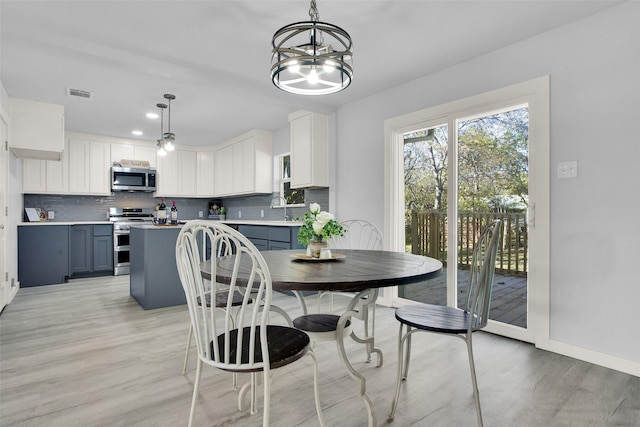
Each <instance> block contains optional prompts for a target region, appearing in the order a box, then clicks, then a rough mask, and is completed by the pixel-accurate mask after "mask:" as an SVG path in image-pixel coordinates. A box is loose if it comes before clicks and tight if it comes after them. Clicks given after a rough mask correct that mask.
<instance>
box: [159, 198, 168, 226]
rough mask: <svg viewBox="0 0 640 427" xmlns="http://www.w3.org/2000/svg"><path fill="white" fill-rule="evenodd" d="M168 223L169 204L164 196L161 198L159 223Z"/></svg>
mask: <svg viewBox="0 0 640 427" xmlns="http://www.w3.org/2000/svg"><path fill="white" fill-rule="evenodd" d="M166 223H167V205H165V204H164V197H163V198H162V199H161V202H160V207H159V208H158V224H160V225H164V224H166Z"/></svg>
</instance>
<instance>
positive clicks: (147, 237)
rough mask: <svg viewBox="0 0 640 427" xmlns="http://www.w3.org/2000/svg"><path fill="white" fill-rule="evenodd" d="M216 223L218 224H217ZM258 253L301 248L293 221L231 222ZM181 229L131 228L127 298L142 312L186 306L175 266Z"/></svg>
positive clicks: (296, 226)
mask: <svg viewBox="0 0 640 427" xmlns="http://www.w3.org/2000/svg"><path fill="white" fill-rule="evenodd" d="M216 222H217V221H216ZM223 223H225V224H227V225H229V226H231V227H233V228H237V229H238V230H239V231H240V232H241V233H243V234H246V235H247V237H249V239H250V240H251V241H252V242H253V243H254V244H255V245H256V247H258V249H260V250H276V249H296V248H300V246H299V245H298V243H297V240H296V237H295V236H296V235H297V232H298V228H299V227H300V223H298V222H293V221H286V222H285V221H262V220H230V221H223ZM181 228H182V225H174V226H169V225H163V226H158V225H153V224H132V225H131V229H130V231H131V234H130V236H129V242H130V255H129V256H130V266H131V271H130V273H129V274H130V276H129V288H130V294H131V296H132V297H133V298H135V300H136V301H137V302H138V304H140V306H141V307H142V308H144V309H145V310H150V309H154V308H160V307H170V306H174V305H180V304H186V298H185V296H184V290H183V289H182V285H181V283H180V278H179V276H178V267H177V265H176V253H175V251H176V240H177V239H178V234H179V233H180V229H181Z"/></svg>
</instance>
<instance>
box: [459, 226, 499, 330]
mask: <svg viewBox="0 0 640 427" xmlns="http://www.w3.org/2000/svg"><path fill="white" fill-rule="evenodd" d="M501 232H502V221H501V220H499V219H496V220H494V221H493V222H492V223H491V224H489V225H488V226H487V227H485V229H484V230H483V231H482V234H481V235H480V238H479V239H478V242H477V243H476V246H475V247H474V248H473V258H472V261H471V267H470V268H471V271H470V272H469V288H468V290H467V305H466V309H465V311H467V312H468V313H469V315H470V316H471V317H472V318H473V319H474V321H471V322H469V332H471V331H472V330H476V329H480V328H483V327H485V326H486V325H487V321H488V319H489V311H490V309H491V292H492V289H493V277H494V275H495V271H496V256H497V253H498V244H499V243H500V235H501Z"/></svg>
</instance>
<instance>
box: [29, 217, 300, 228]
mask: <svg viewBox="0 0 640 427" xmlns="http://www.w3.org/2000/svg"><path fill="white" fill-rule="evenodd" d="M181 221H188V220H181ZM206 221H218V220H215V219H210V220H206ZM220 222H222V223H223V224H229V225H271V226H276V227H299V226H301V225H302V222H300V221H274V220H264V219H225V220H224V221H220ZM88 224H112V223H111V222H109V221H37V222H21V223H19V224H18V225H20V226H22V225H28V226H33V225H88ZM131 226H132V227H134V226H135V227H142V228H171V226H154V225H153V224H131ZM173 227H176V226H173Z"/></svg>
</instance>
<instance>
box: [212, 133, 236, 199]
mask: <svg viewBox="0 0 640 427" xmlns="http://www.w3.org/2000/svg"><path fill="white" fill-rule="evenodd" d="M214 164H215V167H214V169H213V171H214V180H213V187H214V189H215V191H214V193H215V195H216V196H227V195H231V194H233V187H232V183H231V179H232V177H231V174H232V171H233V145H228V146H226V147H222V148H220V149H219V150H218V151H216V154H215V159H214Z"/></svg>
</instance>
